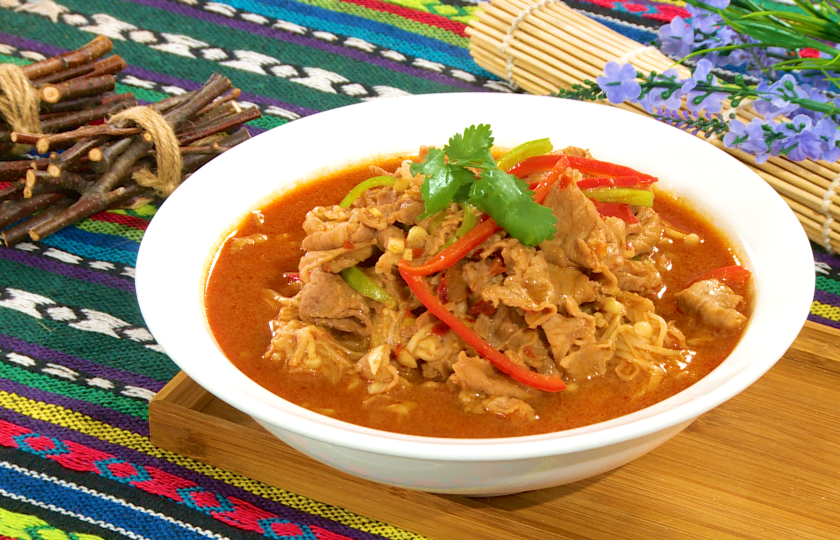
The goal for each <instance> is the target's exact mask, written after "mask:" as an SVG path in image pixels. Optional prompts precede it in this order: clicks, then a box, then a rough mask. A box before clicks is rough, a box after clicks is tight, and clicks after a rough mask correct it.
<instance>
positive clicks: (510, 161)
mask: <svg viewBox="0 0 840 540" xmlns="http://www.w3.org/2000/svg"><path fill="white" fill-rule="evenodd" d="M553 149H554V146H552V144H551V141H550V140H549V139H536V140H533V141H528V142H526V143H522V144H520V145H519V146H517V147H516V148H514V149H513V150H511V151H509V152H508V153H506V154H504V155H502V157H500V158H499V159H498V160H496V166H497V167H498V168H500V169H501V170H503V171H505V172H507V171H509V170H511V169H512V168H513V166H514V165H517V164H518V163H520V162H521V161H523V160H525V159H527V158H529V157H533V156H541V155H543V154H547V153H549V152H551V151H552V150H553Z"/></svg>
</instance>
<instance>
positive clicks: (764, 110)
mask: <svg viewBox="0 0 840 540" xmlns="http://www.w3.org/2000/svg"><path fill="white" fill-rule="evenodd" d="M756 92H758V94H759V97H758V98H757V99H756V100H755V104H754V105H753V106H754V107H755V111H756V112H757V113H758V114H760V115H761V116H763V117H764V118H766V119H767V120H772V119H773V118H775V117H777V116H788V115H790V113H792V112H794V111H796V110H797V109H798V108H799V105H797V104H795V103H791V102H790V100H791V98H807V97H808V95H807V93H806V92H805V90H803V89H802V88H800V87H799V85H798V84H796V79H794V78H793V75H790V74H787V75H785V76H784V77H782V78H781V79H779V80H778V81H776V82H775V83H773V84H772V85H771V84H767V82H766V81H762V82H760V83H758V86H756Z"/></svg>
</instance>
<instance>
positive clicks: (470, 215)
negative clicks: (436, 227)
mask: <svg viewBox="0 0 840 540" xmlns="http://www.w3.org/2000/svg"><path fill="white" fill-rule="evenodd" d="M461 208H463V209H464V221H462V222H461V226H460V227H458V230H457V231H455V234H454V235H452V238H450V239H449V240H447V241H446V243H445V244H444V245H443V247H445V248H447V247H449V246H451V245H452V244H453V243H455V240H457V239H459V238H461V237H462V236H464V235H465V234H467V233H468V232H470V231H471V230H472V228H473V227H475V226H476V225H478V215H477V214H476V212H475V207H474V206H473V205H471V204H468V203H463V204H461ZM429 232H432V231H429Z"/></svg>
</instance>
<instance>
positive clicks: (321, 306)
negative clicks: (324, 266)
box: [298, 269, 370, 336]
mask: <svg viewBox="0 0 840 540" xmlns="http://www.w3.org/2000/svg"><path fill="white" fill-rule="evenodd" d="M298 310H299V313H300V318H301V320H303V321H304V322H308V323H312V324H315V325H319V326H329V327H330V328H335V329H336V330H342V331H345V332H354V333H356V334H360V335H363V336H367V335H370V307H369V306H368V305H367V303H366V302H365V299H364V297H363V296H362V295H361V294H359V293H358V292H356V291H355V290H353V289H352V288H351V287H350V286H349V285H347V283H346V282H345V281H344V280H343V279H342V278H341V276H339V275H336V274H331V273H329V272H324V271H323V270H321V269H315V270H313V271H312V274H311V275H310V279H309V283H307V284H306V285H304V287H303V289H302V290H301V292H300V304H299V306H298Z"/></svg>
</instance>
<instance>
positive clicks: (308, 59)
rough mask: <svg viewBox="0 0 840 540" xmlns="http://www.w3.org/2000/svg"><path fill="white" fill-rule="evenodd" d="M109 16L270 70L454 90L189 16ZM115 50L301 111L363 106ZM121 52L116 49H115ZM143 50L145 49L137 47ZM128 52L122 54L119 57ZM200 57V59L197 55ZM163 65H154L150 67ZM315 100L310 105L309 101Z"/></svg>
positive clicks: (137, 12)
mask: <svg viewBox="0 0 840 540" xmlns="http://www.w3.org/2000/svg"><path fill="white" fill-rule="evenodd" d="M64 4H65V5H67V6H68V7H70V8H71V9H73V10H75V11H78V12H80V13H86V14H88V15H93V14H95V13H97V8H96V6H95V4H91V3H90V2H86V1H79V0H68V1H66V2H64ZM112 13H113V14H114V15H116V16H117V17H118V18H120V19H121V20H123V21H124V22H127V23H129V24H132V25H135V26H137V27H139V28H142V29H148V30H156V31H160V32H170V33H172V32H175V31H177V33H178V34H182V35H186V36H189V38H190V39H193V40H198V41H200V42H203V43H207V44H209V45H210V46H211V47H221V48H224V49H227V50H229V51H234V50H236V51H243V52H244V51H252V52H254V53H258V54H260V55H265V56H266V57H268V58H267V59H266V60H267V61H268V62H269V63H267V64H264V65H266V67H267V68H268V67H271V66H272V64H270V62H271V59H274V60H276V61H277V62H278V63H279V65H282V64H284V63H290V64H295V65H301V66H312V67H313V68H315V67H317V69H319V70H326V71H329V72H333V73H335V74H336V75H338V76H341V77H345V78H347V79H348V80H349V82H350V83H361V84H366V85H370V86H374V85H384V86H394V87H396V88H403V89H406V90H407V91H408V92H410V93H436V92H445V91H452V90H453V87H451V86H449V85H447V84H442V83H439V82H435V81H430V80H426V79H421V78H418V77H413V76H410V75H407V74H404V73H401V72H398V71H393V70H390V69H388V68H384V67H380V66H377V65H374V64H371V63H369V62H364V61H358V60H354V59H352V58H347V57H344V56H341V55H336V54H334V53H330V52H326V51H322V50H320V49H318V48H315V47H307V46H302V45H298V44H295V43H290V42H285V41H282V40H275V39H269V38H266V37H264V36H261V35H258V34H255V33H252V32H248V31H244V30H238V29H235V28H231V27H227V26H222V25H218V24H213V23H210V22H206V21H203V20H198V19H193V18H191V17H188V16H184V15H180V14H175V13H171V12H168V11H167V12H163V11H161V10H158V9H155V8H150V7H147V6H143V5H140V4H131V9H130V10H125V11H124V12H121V11H118V10H116V9H115V10H113V11H112ZM162 22H165V23H166V24H165V25H162ZM114 47H115V50H116V51H117V52H119V53H120V55H122V56H123V57H124V58H125V60H126V61H127V62H128V63H129V64H136V65H143V66H144V67H145V68H147V69H154V70H157V71H162V72H170V73H171V72H173V71H175V70H173V67H172V64H173V62H174V63H176V64H178V65H183V68H184V69H185V70H186V71H187V72H188V73H189V72H190V71H196V73H195V74H190V76H189V78H191V79H194V80H203V79H206V78H207V77H209V76H210V74H211V73H212V71H218V72H220V73H224V74H225V75H227V76H228V77H230V78H231V80H232V81H233V82H234V84H235V85H238V86H241V87H243V88H248V89H249V91H250V92H254V93H259V94H261V95H267V96H272V97H275V98H278V99H288V96H289V95H291V94H294V95H295V99H294V102H295V103H296V104H298V105H302V106H305V107H312V108H317V109H319V110H325V109H331V108H335V107H339V106H342V105H349V104H351V103H358V102H359V101H361V99H360V97H356V96H347V95H343V94H339V93H334V91H332V90H317V89H314V88H311V87H310V86H309V85H307V84H304V83H300V82H299V83H295V82H292V78H280V77H276V76H273V75H260V74H257V73H254V72H252V71H249V70H243V69H234V68H228V67H226V66H223V65H222V64H221V63H214V62H209V61H206V60H203V59H202V58H197V59H189V60H186V59H184V58H183V57H181V56H178V55H174V54H171V55H166V54H156V55H154V57H149V55H148V54H146V55H144V57H143V58H142V60H140V59H138V60H135V56H134V55H135V53H134V52H131V51H129V49H134V48H135V47H138V45H136V44H133V43H129V42H119V43H115V45H114ZM117 47H119V49H118V48H117ZM140 47H143V49H145V48H146V46H140ZM124 50H125V51H126V53H125V54H123V51H124ZM199 56H200V54H199ZM156 61H160V62H164V63H162V64H160V65H157V66H156V65H154V62H156ZM205 67H210V68H211V71H210V72H207V73H206V74H205V75H204V76H201V77H196V75H198V72H197V70H198V69H199V68H201V69H204V68H205ZM312 75H313V74H312V73H301V74H299V76H298V78H304V79H305V78H307V77H309V76H312ZM313 99H314V100H315V101H314V102H313V101H312V100H313Z"/></svg>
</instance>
